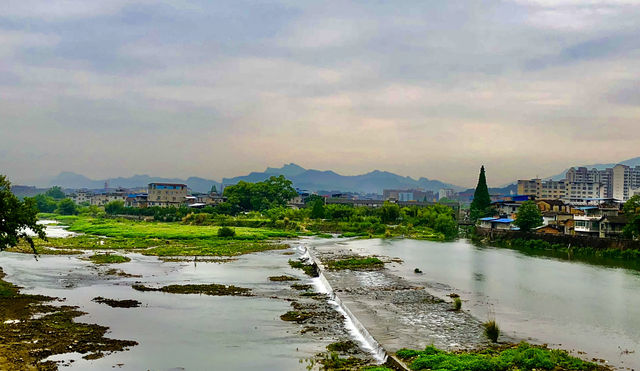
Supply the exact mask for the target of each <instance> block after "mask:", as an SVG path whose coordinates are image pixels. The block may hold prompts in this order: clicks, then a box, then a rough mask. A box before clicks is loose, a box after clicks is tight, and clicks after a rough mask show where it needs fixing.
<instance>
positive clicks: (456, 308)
mask: <svg viewBox="0 0 640 371" xmlns="http://www.w3.org/2000/svg"><path fill="white" fill-rule="evenodd" d="M461 308H462V300H461V299H460V298H453V310H454V311H456V312H457V311H459V310H460V309H461Z"/></svg>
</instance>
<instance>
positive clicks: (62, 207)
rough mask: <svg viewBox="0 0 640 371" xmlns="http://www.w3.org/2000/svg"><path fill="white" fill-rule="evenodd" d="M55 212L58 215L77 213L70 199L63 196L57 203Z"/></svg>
mask: <svg viewBox="0 0 640 371" xmlns="http://www.w3.org/2000/svg"><path fill="white" fill-rule="evenodd" d="M56 212H57V213H58V214H60V215H76V214H77V213H78V209H77V207H76V204H75V202H73V200H72V199H70V198H65V199H64V200H62V201H60V203H58V208H57V209H56Z"/></svg>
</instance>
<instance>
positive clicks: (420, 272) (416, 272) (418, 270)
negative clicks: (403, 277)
mask: <svg viewBox="0 0 640 371" xmlns="http://www.w3.org/2000/svg"><path fill="white" fill-rule="evenodd" d="M413 273H415V274H422V271H421V270H420V268H416V269H414V270H413Z"/></svg>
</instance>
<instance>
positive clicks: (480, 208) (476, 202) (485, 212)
mask: <svg viewBox="0 0 640 371" xmlns="http://www.w3.org/2000/svg"><path fill="white" fill-rule="evenodd" d="M491 213H492V210H491V197H490V196H489V188H488V187H487V178H486V177H485V174H484V166H482V167H481V168H480V177H479V178H478V185H477V186H476V191H475V192H474V194H473V201H472V202H471V210H470V215H469V216H470V218H471V220H472V221H474V222H475V221H476V220H478V219H480V218H483V217H485V216H490V214H491Z"/></svg>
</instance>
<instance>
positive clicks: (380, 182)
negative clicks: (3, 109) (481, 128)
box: [47, 163, 464, 193]
mask: <svg viewBox="0 0 640 371" xmlns="http://www.w3.org/2000/svg"><path fill="white" fill-rule="evenodd" d="M273 175H284V176H286V177H287V178H288V179H290V180H291V181H292V182H293V185H294V186H295V187H298V188H301V189H306V190H310V191H319V190H325V191H343V192H362V193H382V190H383V189H386V188H393V189H409V188H423V189H427V190H433V191H438V190H439V189H441V188H452V189H454V190H455V191H461V190H463V189H464V188H463V187H459V186H456V185H453V184H448V183H444V182H441V181H439V180H433V179H428V178H424V177H422V178H420V179H414V178H411V177H404V176H400V175H397V174H393V173H390V172H387V171H379V170H375V171H372V172H369V173H367V174H362V175H340V174H338V173H336V172H334V171H330V170H328V171H320V170H313V169H305V168H303V167H301V166H299V165H296V164H293V163H291V164H286V165H284V166H282V167H280V168H273V167H269V168H267V169H266V170H265V171H263V172H252V173H250V174H248V175H244V176H238V177H234V178H224V179H223V180H222V182H218V181H215V180H211V179H204V178H198V177H190V178H188V179H186V180H184V179H179V178H162V177H152V176H150V175H134V176H132V177H128V178H124V177H118V178H109V179H101V180H94V179H90V178H87V177H86V176H84V175H80V174H76V173H73V172H68V171H67V172H62V173H60V174H59V175H57V176H56V177H54V178H52V179H51V180H50V181H48V184H47V185H48V186H54V185H58V186H61V187H62V188H71V189H75V188H89V189H101V188H104V184H105V181H106V182H107V183H108V185H109V187H110V188H115V187H124V188H136V187H145V186H146V185H147V184H148V183H151V182H167V183H185V184H187V185H188V186H189V188H191V189H192V190H193V191H195V192H208V191H209V190H210V189H211V187H212V186H214V185H215V186H216V187H217V188H218V189H220V187H221V185H222V184H224V185H231V184H236V183H238V182H239V181H246V182H259V181H263V180H265V179H267V178H269V177H270V176H273Z"/></svg>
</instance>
